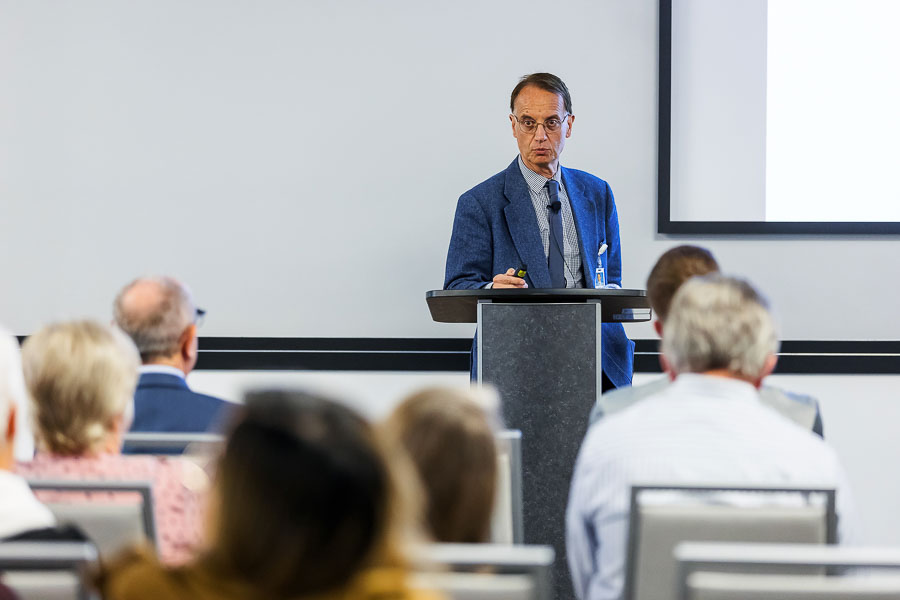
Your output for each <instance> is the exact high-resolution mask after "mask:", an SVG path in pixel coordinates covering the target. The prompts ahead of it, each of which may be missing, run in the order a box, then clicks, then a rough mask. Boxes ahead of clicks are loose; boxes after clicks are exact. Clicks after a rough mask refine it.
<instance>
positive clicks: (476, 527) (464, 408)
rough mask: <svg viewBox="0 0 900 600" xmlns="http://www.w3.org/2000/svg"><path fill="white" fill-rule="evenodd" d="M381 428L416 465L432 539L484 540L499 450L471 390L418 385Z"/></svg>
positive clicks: (488, 522) (487, 536)
mask: <svg viewBox="0 0 900 600" xmlns="http://www.w3.org/2000/svg"><path fill="white" fill-rule="evenodd" d="M385 427H386V431H387V433H388V435H389V437H391V438H393V439H394V440H395V441H397V442H399V443H400V444H401V445H402V446H403V447H404V448H405V450H406V452H407V453H408V454H409V456H410V458H411V459H412V461H413V463H414V464H415V467H416V470H417V471H418V474H419V477H420V480H421V482H422V484H423V487H424V491H425V493H426V503H427V511H426V512H427V520H428V525H429V527H430V530H431V534H432V536H433V537H434V539H435V540H437V541H439V542H458V543H480V542H486V541H488V539H489V537H490V526H491V515H492V511H493V507H494V495H495V493H496V491H495V488H496V482H497V449H496V442H495V440H494V433H493V430H492V429H491V426H490V424H489V422H488V418H487V415H486V413H485V411H484V409H483V408H482V407H481V406H479V405H478V404H476V402H475V401H474V398H473V397H472V393H471V392H468V391H465V390H459V389H455V388H430V389H425V390H422V391H421V392H418V393H416V394H414V395H412V396H410V397H409V398H407V399H406V400H404V401H403V402H402V403H401V404H400V405H399V406H398V407H397V408H396V410H395V411H394V413H393V414H392V415H391V417H390V418H389V419H388V422H387V423H386V425H385Z"/></svg>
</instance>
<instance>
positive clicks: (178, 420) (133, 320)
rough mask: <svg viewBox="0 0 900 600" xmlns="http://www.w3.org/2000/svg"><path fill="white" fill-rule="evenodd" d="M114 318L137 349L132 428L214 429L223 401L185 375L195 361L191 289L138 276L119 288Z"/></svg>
mask: <svg viewBox="0 0 900 600" xmlns="http://www.w3.org/2000/svg"><path fill="white" fill-rule="evenodd" d="M113 310H114V314H115V322H116V324H117V325H118V326H119V328H120V329H122V330H123V331H124V332H125V333H127V334H128V335H129V336H130V337H131V339H132V340H133V341H134V344H135V345H136V346H137V348H138V351H139V352H140V354H141V362H142V363H143V365H142V366H141V376H140V379H139V380H138V386H137V390H136V391H135V394H134V421H133V423H132V426H131V431H157V432H203V431H209V430H211V429H216V428H217V427H218V426H219V425H220V423H221V420H222V419H223V418H225V416H226V415H225V411H227V407H228V403H227V402H225V401H224V400H220V399H219V398H214V397H213V396H207V395H206V394H199V393H197V392H194V391H192V390H191V389H190V388H189V387H188V385H187V381H186V380H185V377H186V376H187V374H188V373H190V372H191V370H192V369H193V368H194V365H196V364H197V321H198V320H199V319H200V318H201V317H202V316H203V314H204V312H205V311H203V310H202V309H200V308H197V306H196V305H195V304H194V299H193V297H192V296H191V292H190V290H188V288H187V287H186V286H185V285H184V284H182V283H181V282H179V281H177V280H175V279H173V278H171V277H142V278H140V279H136V280H134V281H132V282H131V283H129V284H128V285H127V286H125V288H124V289H123V290H122V291H121V292H119V295H118V296H117V297H116V300H115V304H114V307H113Z"/></svg>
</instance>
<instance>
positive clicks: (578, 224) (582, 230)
mask: <svg viewBox="0 0 900 600" xmlns="http://www.w3.org/2000/svg"><path fill="white" fill-rule="evenodd" d="M562 180H563V185H565V186H566V194H568V196H569V203H570V204H571V205H572V216H573V217H574V218H575V229H576V230H577V231H578V241H579V245H580V247H579V250H580V251H581V268H582V270H583V271H584V284H585V286H587V287H593V285H591V282H593V281H594V270H595V269H596V268H597V250H599V249H600V232H598V231H597V214H596V213H597V209H596V207H595V206H594V204H593V203H592V202H588V200H587V199H586V198H585V194H584V189H583V188H582V186H581V185H579V184H578V182H577V181H576V180H575V178H574V177H572V176H571V175H570V174H569V173H568V169H566V168H562Z"/></svg>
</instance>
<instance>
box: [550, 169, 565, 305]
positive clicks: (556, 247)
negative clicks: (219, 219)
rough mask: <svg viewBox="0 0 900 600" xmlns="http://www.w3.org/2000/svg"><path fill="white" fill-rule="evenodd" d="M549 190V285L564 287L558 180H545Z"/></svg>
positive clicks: (560, 205)
mask: <svg viewBox="0 0 900 600" xmlns="http://www.w3.org/2000/svg"><path fill="white" fill-rule="evenodd" d="M547 191H549V192H550V204H549V205H547V208H548V209H550V251H549V252H548V253H547V266H548V267H549V268H550V285H551V286H552V287H554V288H564V287H566V261H565V258H564V256H565V254H564V253H563V248H564V246H563V229H562V214H560V211H559V209H560V208H561V207H562V204H561V203H560V201H559V182H558V181H556V180H555V179H551V180H550V181H548V182H547Z"/></svg>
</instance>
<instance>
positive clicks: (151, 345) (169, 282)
mask: <svg viewBox="0 0 900 600" xmlns="http://www.w3.org/2000/svg"><path fill="white" fill-rule="evenodd" d="M113 313H114V316H115V320H116V324H117V325H118V326H119V328H120V329H121V330H122V331H124V332H125V333H127V334H128V335H129V336H130V337H131V339H132V341H134V344H135V346H137V348H138V352H140V354H141V360H143V361H144V362H148V361H151V360H154V359H158V358H162V357H167V356H171V355H173V354H174V353H176V352H177V351H178V349H179V342H180V340H181V336H182V334H183V333H184V330H185V329H187V328H188V326H190V325H191V324H192V323H193V322H194V317H195V313H196V307H195V306H194V300H193V298H192V297H191V293H190V291H189V290H188V289H187V288H186V287H185V286H184V285H182V284H181V282H179V281H178V280H176V279H173V278H172V277H142V278H139V279H135V280H134V281H132V282H131V283H129V284H128V285H127V286H125V288H123V289H122V291H121V292H119V295H118V296H116V300H115V303H114V304H113Z"/></svg>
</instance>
